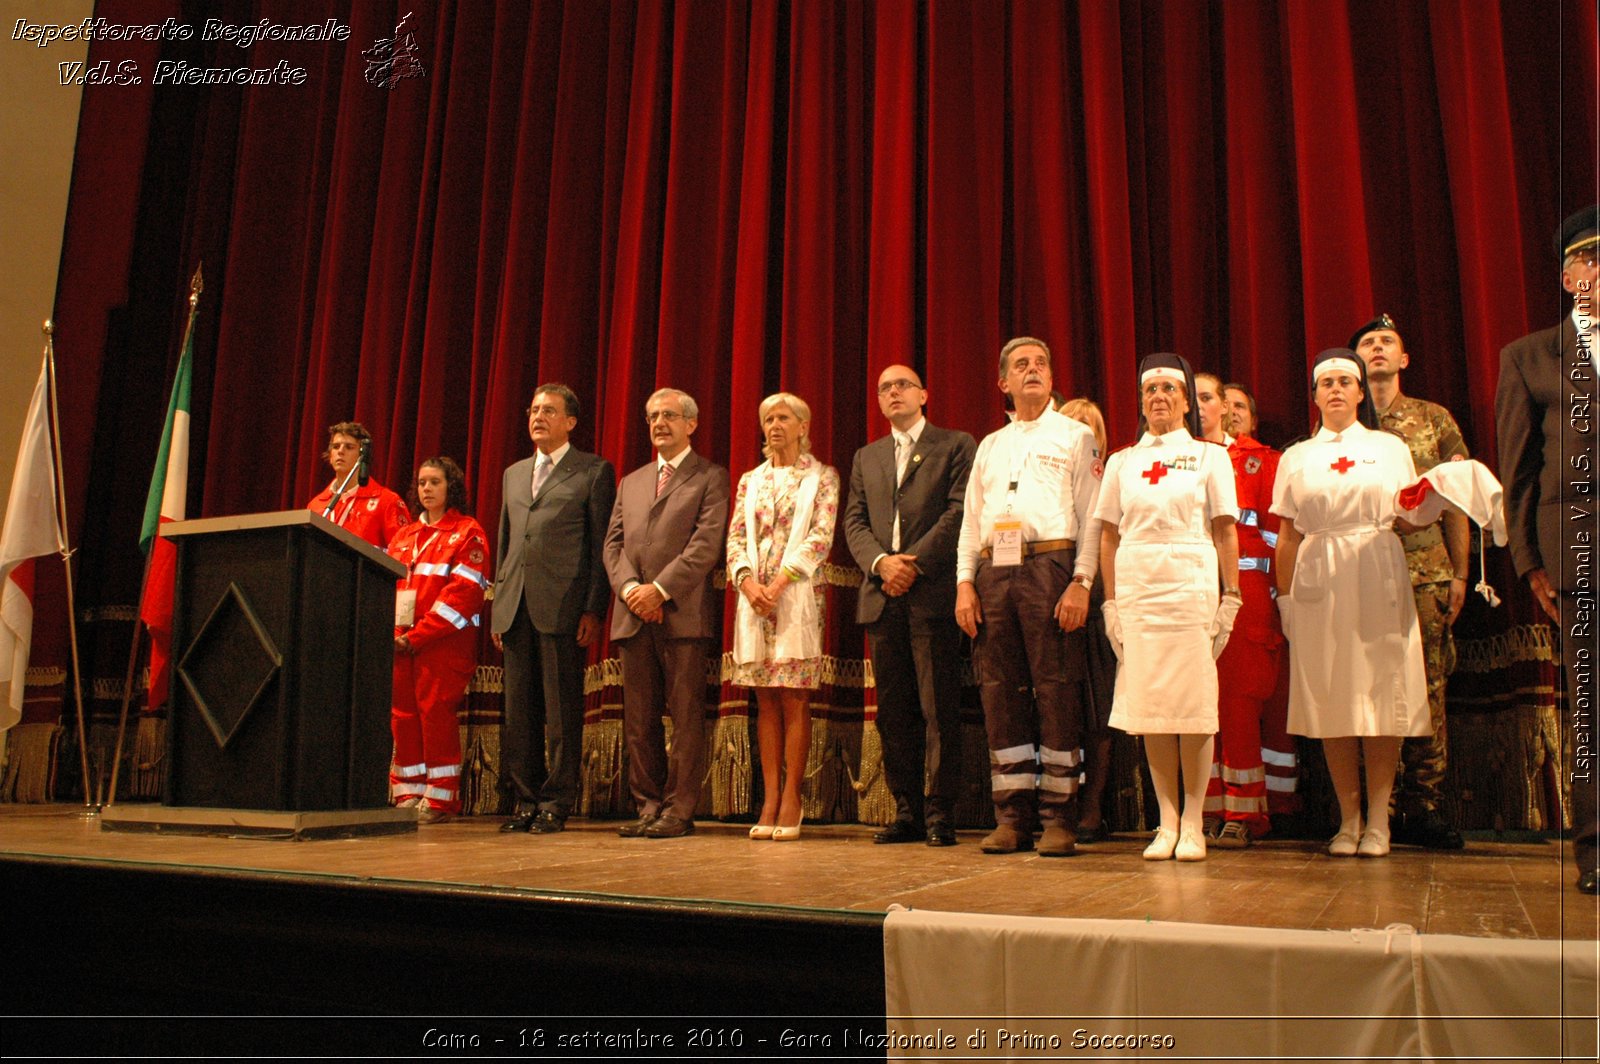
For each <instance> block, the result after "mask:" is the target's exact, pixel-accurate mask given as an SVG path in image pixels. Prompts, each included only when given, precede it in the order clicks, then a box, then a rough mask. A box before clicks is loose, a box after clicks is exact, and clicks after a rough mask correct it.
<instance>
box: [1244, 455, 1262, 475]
mask: <svg viewBox="0 0 1600 1064" xmlns="http://www.w3.org/2000/svg"><path fill="white" fill-rule="evenodd" d="M1244 471H1245V472H1246V473H1259V472H1261V459H1259V458H1256V457H1255V456H1253V455H1252V456H1251V457H1249V458H1246V459H1245V460H1244Z"/></svg>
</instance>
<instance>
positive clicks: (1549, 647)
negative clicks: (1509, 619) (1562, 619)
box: [1456, 624, 1557, 672]
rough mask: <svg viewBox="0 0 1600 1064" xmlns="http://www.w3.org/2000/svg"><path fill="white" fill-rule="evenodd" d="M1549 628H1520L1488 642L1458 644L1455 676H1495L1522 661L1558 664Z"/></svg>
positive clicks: (1476, 641) (1536, 625) (1530, 626)
mask: <svg viewBox="0 0 1600 1064" xmlns="http://www.w3.org/2000/svg"><path fill="white" fill-rule="evenodd" d="M1556 660H1557V658H1556V652H1555V646H1554V644H1553V643H1552V642H1551V639H1550V626H1549V625H1548V624H1519V625H1516V626H1515V627H1513V628H1508V629H1506V630H1505V631H1504V632H1501V633H1499V634H1497V635H1492V636H1489V637H1488V638H1486V639H1458V640H1456V672H1493V671H1495V670H1496V669H1503V668H1505V667H1507V666H1508V665H1513V664H1515V663H1517V662H1520V661H1549V662H1554V661H1556Z"/></svg>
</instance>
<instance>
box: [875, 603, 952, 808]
mask: <svg viewBox="0 0 1600 1064" xmlns="http://www.w3.org/2000/svg"><path fill="white" fill-rule="evenodd" d="M867 643H868V646H869V648H870V649H871V652H872V673H873V676H874V678H875V681H876V683H877V691H878V734H879V735H881V736H882V737H883V773H884V778H885V780H886V781H887V782H888V784H889V793H891V794H893V795H894V803H895V818H896V819H898V820H903V821H907V822H909V823H912V824H917V825H923V824H938V823H948V822H949V820H950V811H951V809H952V808H953V807H954V805H955V801H956V794H957V792H958V790H959V788H960V786H961V657H960V655H961V629H960V628H958V627H956V622H955V616H954V614H953V613H948V614H943V615H939V616H931V617H930V616H922V615H919V614H916V613H913V612H912V610H911V607H910V605H909V604H908V603H907V601H906V598H905V596H903V595H902V596H899V597H897V598H891V599H889V600H888V602H887V603H885V604H884V607H883V613H882V615H881V616H880V617H879V618H878V620H877V621H875V622H873V623H872V624H871V625H869V626H868V627H867Z"/></svg>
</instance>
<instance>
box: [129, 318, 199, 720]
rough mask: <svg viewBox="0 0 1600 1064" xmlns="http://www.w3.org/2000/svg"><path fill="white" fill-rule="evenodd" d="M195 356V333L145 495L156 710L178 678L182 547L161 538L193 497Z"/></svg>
mask: <svg viewBox="0 0 1600 1064" xmlns="http://www.w3.org/2000/svg"><path fill="white" fill-rule="evenodd" d="M193 354H194V330H193V329H190V330H189V337H188V340H187V342H185V343H184V345H183V354H182V355H180V356H179V357H178V374H177V376H176V377H175V378H174V379H173V382H172V399H171V401H169V402H168V403H167V423H166V426H165V427H164V428H163V429H162V430H161V450H160V451H158V452H157V453H156V469H155V474H154V475H153V476H152V477H151V478H150V493H149V494H148V495H147V496H145V503H144V526H143V527H142V528H141V529H140V532H139V548H140V549H141V550H143V551H144V552H145V553H146V554H147V555H149V559H150V565H149V570H148V572H147V573H146V576H145V582H144V597H143V599H142V600H141V601H140V603H139V619H140V620H141V621H143V622H144V623H145V626H146V627H147V628H149V629H150V701H149V706H150V708H151V709H155V708H157V707H158V706H160V705H161V704H162V703H164V702H166V700H167V694H168V691H169V690H170V687H171V682H172V677H171V668H172V588H173V581H174V580H175V578H176V576H177V568H178V548H177V547H176V546H175V545H174V544H173V543H172V541H170V540H168V539H167V538H166V537H164V536H162V535H161V526H162V525H164V524H166V523H167V522H168V521H182V520H183V518H184V507H185V505H186V500H187V498H188V496H189V392H190V387H191V382H192V378H193V376H194V371H193V362H194V360H193Z"/></svg>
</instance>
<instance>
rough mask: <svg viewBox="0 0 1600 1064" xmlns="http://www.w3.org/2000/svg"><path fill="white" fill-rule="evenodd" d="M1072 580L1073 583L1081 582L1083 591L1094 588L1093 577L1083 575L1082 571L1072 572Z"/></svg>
mask: <svg viewBox="0 0 1600 1064" xmlns="http://www.w3.org/2000/svg"><path fill="white" fill-rule="evenodd" d="M1072 582H1073V583H1074V584H1082V585H1083V589H1084V590H1085V591H1093V590H1094V577H1092V576H1084V575H1083V574H1082V573H1075V574H1073V577H1072Z"/></svg>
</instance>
